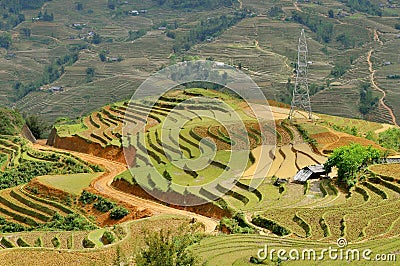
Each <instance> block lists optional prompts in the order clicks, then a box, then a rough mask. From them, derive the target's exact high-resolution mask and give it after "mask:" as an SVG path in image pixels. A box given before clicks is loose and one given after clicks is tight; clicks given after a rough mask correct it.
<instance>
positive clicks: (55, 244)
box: [51, 236, 61, 248]
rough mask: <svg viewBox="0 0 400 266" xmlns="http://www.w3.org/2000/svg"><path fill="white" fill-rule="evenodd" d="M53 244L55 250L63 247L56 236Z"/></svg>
mask: <svg viewBox="0 0 400 266" xmlns="http://www.w3.org/2000/svg"><path fill="white" fill-rule="evenodd" d="M51 243H52V244H53V246H54V247H55V248H59V247H60V246H61V242H60V239H58V237H56V236H55V237H54V238H53V239H52V240H51Z"/></svg>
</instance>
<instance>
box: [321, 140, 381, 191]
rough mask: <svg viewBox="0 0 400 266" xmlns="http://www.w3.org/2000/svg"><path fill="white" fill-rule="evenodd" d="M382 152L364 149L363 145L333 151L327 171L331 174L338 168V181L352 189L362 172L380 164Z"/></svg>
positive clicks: (353, 145) (326, 165) (370, 148)
mask: <svg viewBox="0 0 400 266" xmlns="http://www.w3.org/2000/svg"><path fill="white" fill-rule="evenodd" d="M380 157H381V152H380V151H379V150H377V149H375V148H372V147H371V146H369V147H364V146H362V145H361V144H356V143H353V144H350V145H349V146H343V147H340V148H337V149H335V150H334V151H333V154H332V155H331V156H330V157H329V159H328V161H327V162H326V163H325V169H326V170H327V171H328V172H330V171H331V170H332V168H333V167H334V166H336V167H337V168H338V179H339V181H340V182H345V183H346V184H347V186H349V187H352V186H354V185H355V184H356V183H357V181H358V174H359V173H360V170H361V169H362V168H363V167H364V168H365V167H367V166H368V165H370V164H372V163H376V162H378V160H379V159H380Z"/></svg>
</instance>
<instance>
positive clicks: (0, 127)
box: [0, 107, 24, 135]
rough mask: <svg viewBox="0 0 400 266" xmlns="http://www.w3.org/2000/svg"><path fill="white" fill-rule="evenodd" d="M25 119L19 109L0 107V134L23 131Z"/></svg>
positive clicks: (15, 133) (12, 133)
mask: <svg viewBox="0 0 400 266" xmlns="http://www.w3.org/2000/svg"><path fill="white" fill-rule="evenodd" d="M23 125H24V119H23V118H22V116H21V114H19V113H18V112H17V111H15V110H12V109H8V108H2V107H0V135H17V134H19V133H21V129H22V126H23Z"/></svg>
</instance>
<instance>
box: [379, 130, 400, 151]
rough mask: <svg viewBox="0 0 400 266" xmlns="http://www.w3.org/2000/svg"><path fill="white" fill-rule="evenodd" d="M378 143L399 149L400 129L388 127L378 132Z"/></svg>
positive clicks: (388, 147)
mask: <svg viewBox="0 0 400 266" xmlns="http://www.w3.org/2000/svg"><path fill="white" fill-rule="evenodd" d="M379 144H381V145H382V146H383V147H385V148H387V149H393V150H395V151H400V129H399V128H390V129H388V130H386V131H384V132H381V133H379Z"/></svg>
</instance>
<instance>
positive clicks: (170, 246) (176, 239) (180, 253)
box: [136, 230, 199, 266]
mask: <svg viewBox="0 0 400 266" xmlns="http://www.w3.org/2000/svg"><path fill="white" fill-rule="evenodd" d="M180 231H181V232H184V230H180ZM197 240H199V239H198V238H196V234H193V232H188V233H185V234H181V235H177V236H172V234H171V232H170V231H168V232H166V233H165V232H164V231H163V230H161V231H160V232H157V233H146V235H145V243H146V245H147V248H146V249H144V250H142V251H141V252H140V253H139V254H138V255H137V256H136V263H137V265H138V266H145V265H146V266H148V265H154V266H175V265H196V264H198V259H197V257H196V256H195V255H194V254H193V253H192V251H190V250H188V247H189V246H190V245H192V244H194V243H195V242H196V241H197Z"/></svg>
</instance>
